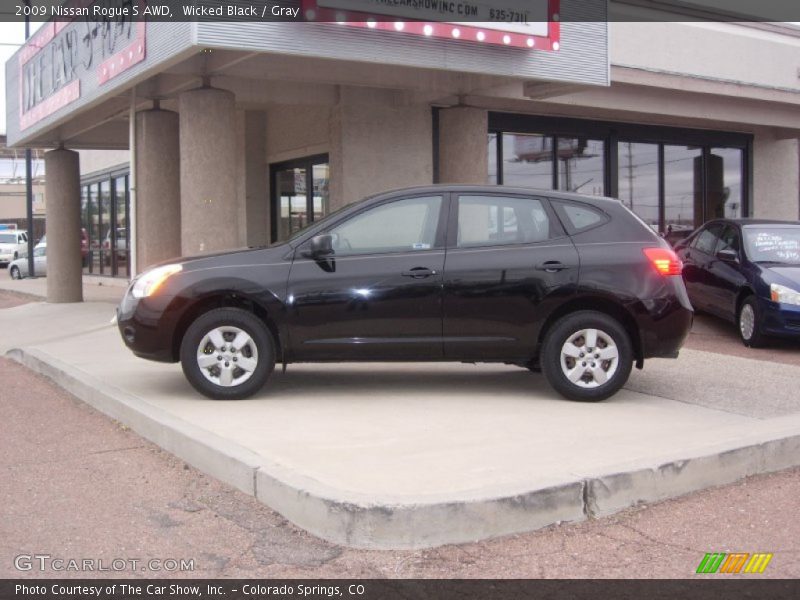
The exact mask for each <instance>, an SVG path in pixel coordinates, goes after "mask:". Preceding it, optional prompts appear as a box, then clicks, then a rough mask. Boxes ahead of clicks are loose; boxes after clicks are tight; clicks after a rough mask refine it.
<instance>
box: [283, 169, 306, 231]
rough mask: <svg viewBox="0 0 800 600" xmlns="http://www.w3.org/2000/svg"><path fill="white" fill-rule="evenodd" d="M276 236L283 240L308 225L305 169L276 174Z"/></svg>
mask: <svg viewBox="0 0 800 600" xmlns="http://www.w3.org/2000/svg"><path fill="white" fill-rule="evenodd" d="M277 180H278V199H279V202H280V205H279V208H280V215H279V217H278V219H279V220H278V236H279V239H282V240H285V239H286V238H288V237H289V236H290V235H292V233H294V232H295V231H297V230H299V229H302V228H303V227H305V226H306V224H307V223H308V212H307V206H306V204H307V203H306V169H302V168H295V169H285V170H282V171H279V172H278V175H277Z"/></svg>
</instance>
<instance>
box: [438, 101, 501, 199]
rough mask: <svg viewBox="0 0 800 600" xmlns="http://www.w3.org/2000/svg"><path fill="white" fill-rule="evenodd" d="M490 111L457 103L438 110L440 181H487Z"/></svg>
mask: <svg viewBox="0 0 800 600" xmlns="http://www.w3.org/2000/svg"><path fill="white" fill-rule="evenodd" d="M488 133H489V113H488V112H487V111H486V110H484V109H480V108H470V107H466V106H457V107H454V108H445V109H443V110H441V111H439V182H440V183H465V184H485V183H487V182H488V179H489V163H488V155H487V144H488V142H487V136H488Z"/></svg>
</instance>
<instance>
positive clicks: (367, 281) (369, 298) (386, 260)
mask: <svg viewBox="0 0 800 600" xmlns="http://www.w3.org/2000/svg"><path fill="white" fill-rule="evenodd" d="M447 208H448V204H447V198H446V197H445V195H444V194H434V195H432V194H426V195H419V196H411V197H403V198H399V199H391V200H389V201H386V202H383V203H381V204H379V205H373V206H370V207H368V208H366V209H365V210H363V211H359V212H358V213H356V214H355V215H353V216H351V217H349V218H348V219H347V220H345V221H344V222H340V223H338V224H336V225H333V226H332V227H331V228H330V229H328V230H327V231H326V233H328V234H330V235H331V236H332V238H333V254H331V255H329V256H323V257H319V258H317V259H314V258H309V257H307V256H304V249H303V246H301V247H299V248H298V249H297V252H296V254H295V259H294V262H293V264H292V269H291V273H290V275H289V282H288V284H289V285H288V304H289V306H288V311H289V312H288V316H287V325H288V330H289V336H290V345H291V354H292V359H293V360H345V359H362V360H413V359H415V358H419V359H436V358H441V357H442V299H441V293H442V271H443V267H444V256H445V252H444V227H445V224H446V220H445V219H444V218H443V215H444V214H446V212H447Z"/></svg>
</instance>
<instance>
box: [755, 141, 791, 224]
mask: <svg viewBox="0 0 800 600" xmlns="http://www.w3.org/2000/svg"><path fill="white" fill-rule="evenodd" d="M799 156H800V143H798V140H797V139H791V138H790V139H782V138H777V137H775V134H774V133H773V132H771V131H769V130H765V131H759V132H758V133H756V135H755V138H754V139H753V209H754V210H753V216H754V217H758V218H761V219H787V220H791V221H796V220H797V219H798V218H800V159H799V158H798V157H799Z"/></svg>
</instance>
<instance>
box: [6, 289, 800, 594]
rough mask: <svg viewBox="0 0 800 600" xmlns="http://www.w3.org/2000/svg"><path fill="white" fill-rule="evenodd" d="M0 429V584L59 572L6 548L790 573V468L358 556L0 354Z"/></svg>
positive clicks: (269, 561)
mask: <svg viewBox="0 0 800 600" xmlns="http://www.w3.org/2000/svg"><path fill="white" fill-rule="evenodd" d="M1 297H2V295H1V294H0V298H1ZM0 422H2V424H3V427H2V431H3V436H2V441H3V444H2V446H3V452H2V453H0V502H2V506H3V515H4V517H5V518H3V519H0V577H4V578H28V577H63V576H64V573H63V572H59V571H55V570H53V569H47V568H45V570H43V571H40V570H39V569H38V568H36V567H35V568H34V570H32V571H18V570H16V569H15V568H14V557H15V556H18V555H19V554H25V553H31V552H37V553H45V554H49V555H50V556H52V557H61V558H78V557H94V558H97V559H101V560H103V562H104V563H105V564H110V563H111V561H112V560H114V559H115V558H123V559H126V558H127V559H130V558H134V557H136V558H138V559H140V562H139V565H140V566H139V567H138V568H133V567H132V565H131V564H130V563H126V565H127V567H128V568H127V569H126V570H124V571H122V572H119V573H114V574H113V576H120V577H164V576H168V577H170V578H172V577H186V576H192V577H224V578H245V577H246V578H309V577H314V578H323V577H324V578H329V577H330V578H353V577H358V578H367V579H383V578H397V577H404V578H529V577H533V578H557V579H564V578H574V577H587V578H603V577H621V578H625V577H628V578H629V577H636V578H650V577H658V578H687V579H688V578H719V577H720V575H696V574H695V570H696V569H697V565H698V564H699V562H700V560H701V559H702V557H703V556H704V554H705V553H706V552H742V551H744V552H756V551H769V552H772V553H774V558H773V559H772V561H771V562H770V564H769V568H768V569H767V570H766V571H765V572H764V573H763V574H760V575H752V574H750V575H738V576H733V577H735V578H738V579H753V578H758V579H761V578H781V579H791V578H796V577H798V576H800V555H798V552H797V539H798V537H800V521H798V520H797V519H794V518H792V515H793V514H794V513H795V512H796V507H797V497H798V494H800V469H793V470H788V471H782V472H780V473H774V474H770V475H761V476H757V477H752V478H748V479H746V480H744V481H742V482H740V483H736V484H733V485H729V486H724V487H719V488H714V489H710V490H704V491H701V492H698V493H694V494H690V495H687V496H683V497H681V498H677V499H674V500H668V501H665V502H661V503H657V504H654V505H647V506H643V505H640V506H637V507H635V508H632V509H629V510H625V511H623V512H621V513H618V514H616V515H614V516H611V517H607V518H603V519H592V520H588V521H584V522H581V523H575V524H567V523H563V524H561V525H558V526H552V527H548V528H545V529H542V530H539V531H535V532H531V533H526V534H520V535H512V536H505V537H502V538H499V539H494V540H488V541H483V542H479V543H474V544H460V545H451V546H444V547H440V548H435V549H428V550H395V551H371V550H354V549H351V548H344V547H341V546H337V545H334V544H330V543H328V542H325V541H323V540H320V539H319V538H316V537H314V536H312V535H309V534H308V533H306V532H305V531H302V530H300V529H299V528H297V527H294V526H292V525H291V523H288V522H287V521H286V520H285V519H283V518H282V517H281V516H280V515H278V514H276V513H275V512H274V511H272V510H270V509H269V507H267V506H265V505H263V504H260V503H259V502H258V501H257V500H256V499H255V498H253V497H252V496H247V495H246V494H244V493H242V492H239V491H237V490H234V489H232V488H231V487H230V486H227V485H225V484H223V483H221V482H219V481H217V480H215V479H214V478H212V477H208V476H205V475H204V474H203V473H200V472H198V471H197V470H196V469H193V468H190V467H188V466H187V465H186V464H185V463H184V462H183V461H181V460H179V459H177V458H175V457H174V456H172V455H170V454H169V453H167V452H164V451H162V450H160V449H159V448H158V447H157V446H155V445H154V444H150V443H148V442H147V441H145V440H143V439H142V438H141V437H139V436H138V435H136V433H134V432H133V431H131V430H129V429H128V428H127V427H124V426H122V425H120V424H119V423H115V422H114V421H112V420H111V419H108V418H106V417H105V416H104V415H102V414H100V413H98V412H97V411H95V410H94V409H92V408H91V407H89V406H87V405H86V404H85V403H83V402H80V401H79V400H77V399H75V398H74V397H72V396H70V395H69V394H67V393H66V392H64V391H63V390H61V389H60V388H58V387H57V386H55V385H53V384H52V383H51V382H49V381H47V380H45V379H44V378H43V377H40V376H38V375H36V374H35V373H33V372H31V371H30V370H29V369H26V368H24V367H23V366H21V365H18V364H16V363H14V362H12V361H9V360H7V359H3V358H0ZM32 431H34V432H35V433H34V434H33V435H32V434H31V432H32ZM87 532H89V533H88V534H87ZM92 532H102V535H95V534H93V533H92ZM164 558H173V559H189V560H192V561H193V564H192V570H191V571H188V570H187V571H169V572H167V573H164V572H163V571H155V570H152V568H148V566H147V565H148V564H150V563H149V561H150V560H152V559H164ZM70 576H75V577H78V576H80V577H82V578H83V577H88V578H91V577H108V576H109V574H108V573H107V572H98V571H86V572H81V573H76V572H72V573H70ZM722 577H728V578H730V577H731V576H722ZM364 583H367V584H368V583H369V582H364ZM732 583H733V584H734V585H735V583H734V582H732ZM368 589H369V588H368Z"/></svg>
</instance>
